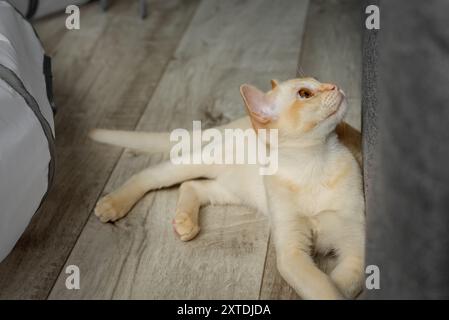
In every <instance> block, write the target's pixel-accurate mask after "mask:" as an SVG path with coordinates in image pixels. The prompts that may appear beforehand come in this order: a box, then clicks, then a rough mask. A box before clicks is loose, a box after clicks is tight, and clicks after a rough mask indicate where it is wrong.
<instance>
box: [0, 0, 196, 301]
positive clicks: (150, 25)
mask: <svg viewBox="0 0 449 320" xmlns="http://www.w3.org/2000/svg"><path fill="white" fill-rule="evenodd" d="M197 3H198V1H196V0H192V1H183V0H168V1H153V3H152V4H151V8H152V10H151V12H150V16H149V17H148V18H147V19H146V20H144V21H142V20H141V19H139V18H138V17H136V14H135V13H136V12H137V5H138V3H137V1H117V3H116V4H115V5H114V6H113V8H111V10H109V11H108V12H107V13H106V14H102V13H100V12H99V9H98V7H97V5H96V3H93V4H88V5H86V6H82V7H81V29H80V30H72V31H69V30H66V29H65V26H64V18H61V17H64V15H63V14H62V15H57V16H54V17H51V18H48V19H45V20H42V21H41V22H38V23H37V27H38V30H39V31H41V38H42V41H43V43H44V46H46V47H48V50H49V52H50V54H52V55H53V57H54V60H53V73H54V87H55V101H56V103H57V104H58V107H59V111H58V114H57V117H56V144H57V146H56V153H57V168H56V169H57V170H56V172H57V174H56V179H55V184H54V186H53V188H52V190H51V192H50V194H49V197H48V198H47V200H46V202H45V203H44V204H43V206H42V207H41V209H40V210H39V212H38V213H37V214H36V215H35V216H34V218H33V219H32V222H31V224H30V225H29V227H28V228H27V230H26V231H25V233H24V234H23V236H22V237H21V239H20V240H19V242H18V243H17V245H16V247H15V249H14V250H13V251H12V252H11V254H10V255H9V256H8V257H7V258H6V259H5V260H4V261H3V262H2V263H1V264H0V298H2V299H45V298H46V297H47V296H48V294H49V292H50V290H51V288H52V287H53V285H54V282H55V280H56V278H57V276H58V275H59V273H60V272H61V270H62V267H63V265H64V263H65V261H66V259H67V257H68V255H69V254H70V252H71V250H72V248H73V246H74V244H75V242H76V240H77V238H78V236H79V234H80V232H81V230H82V229H83V227H84V226H85V224H86V221H87V219H88V217H89V214H90V212H91V211H92V208H93V206H94V204H95V202H96V200H97V199H98V196H99V195H100V193H101V191H102V190H103V187H104V185H105V183H106V181H107V179H108V178H109V176H110V173H111V172H112V169H113V168H114V166H115V164H116V162H117V160H118V159H119V157H120V154H121V150H117V149H111V148H107V147H104V146H99V145H94V144H93V143H91V142H90V141H88V139H87V133H88V131H89V130H90V129H92V128H94V127H98V126H107V127H111V128H121V129H134V128H135V126H136V124H137V122H138V120H139V118H140V116H141V114H142V112H143V110H144V109H145V107H146V105H147V103H148V101H149V99H150V97H151V95H152V94H153V92H154V89H155V87H156V84H157V83H158V80H159V78H160V77H161V75H162V74H163V71H164V70H165V67H166V65H167V62H168V60H169V59H170V57H171V56H172V54H173V52H174V51H175V49H176V47H177V45H178V43H179V40H180V38H181V36H182V34H183V33H184V31H185V28H186V26H187V25H188V23H189V22H190V20H191V17H192V16H193V13H194V11H195V9H196V6H197Z"/></svg>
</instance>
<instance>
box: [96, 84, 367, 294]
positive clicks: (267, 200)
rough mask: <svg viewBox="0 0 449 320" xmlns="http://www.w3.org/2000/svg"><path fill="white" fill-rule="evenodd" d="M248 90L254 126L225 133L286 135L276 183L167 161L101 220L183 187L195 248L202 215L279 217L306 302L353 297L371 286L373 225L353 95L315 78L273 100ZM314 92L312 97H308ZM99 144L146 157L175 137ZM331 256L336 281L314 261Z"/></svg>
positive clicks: (179, 219)
mask: <svg viewBox="0 0 449 320" xmlns="http://www.w3.org/2000/svg"><path fill="white" fill-rule="evenodd" d="M240 89H241V90H240V91H241V94H242V97H243V100H244V102H245V105H246V107H247V111H248V114H249V117H245V118H242V119H238V120H236V121H234V122H232V123H230V124H228V125H225V126H223V127H220V128H219V129H222V130H223V129H225V128H242V129H244V128H251V127H253V128H254V129H261V128H266V129H270V128H271V129H278V133H279V144H278V157H279V169H278V171H277V173H276V174H274V175H268V176H262V175H260V174H259V171H258V166H257V165H174V164H172V163H171V162H170V161H166V162H163V163H160V164H158V165H156V166H153V167H150V168H148V169H146V170H144V171H142V172H140V173H138V174H136V175H134V176H133V177H132V178H131V179H129V180H128V181H127V182H126V183H125V184H124V185H123V186H122V187H120V188H119V189H118V190H116V191H114V192H112V193H111V194H109V195H107V196H105V197H104V198H102V199H101V200H100V201H99V202H98V204H97V206H96V208H95V214H96V215H97V216H98V217H99V218H100V220H101V221H103V222H107V221H115V220H117V219H120V218H122V217H124V216H125V215H126V214H127V213H128V211H129V210H130V209H131V208H132V207H133V205H134V204H135V203H136V202H137V201H138V200H139V199H140V198H141V197H142V196H143V195H144V194H145V193H147V192H148V191H150V190H155V189H159V188H164V187H168V186H171V185H175V184H178V183H181V185H180V191H179V192H180V194H179V200H178V204H177V209H176V214H175V218H174V220H173V225H174V228H175V231H176V232H177V233H178V235H179V237H180V239H181V240H184V241H187V240H191V239H193V238H194V237H195V236H196V235H197V234H198V232H199V231H200V226H199V217H198V215H199V209H200V207H201V206H204V205H207V204H211V203H212V204H222V205H226V204H245V205H248V206H250V207H253V208H256V209H257V210H259V211H261V212H263V213H265V214H267V215H268V216H269V218H270V223H271V228H272V237H273V239H274V244H275V248H276V254H277V266H278V270H279V272H280V273H281V275H282V276H283V278H284V279H285V280H286V281H287V282H288V283H289V284H290V285H291V286H292V287H293V288H294V289H295V290H296V292H297V293H298V294H299V295H300V296H301V297H303V298H306V299H339V298H345V297H346V298H353V297H354V296H356V295H357V294H358V293H359V292H360V290H361V288H362V284H363V279H364V220H365V217H364V200H363V192H362V178H361V170H360V163H359V164H358V163H357V161H360V140H359V138H360V136H358V132H357V131H356V130H355V129H353V128H352V127H350V126H349V125H346V124H345V123H343V122H342V119H343V117H344V115H345V111H346V101H345V98H344V94H343V91H341V90H340V89H338V88H337V87H336V86H334V85H331V84H324V83H320V82H318V81H317V80H315V79H313V78H303V79H294V80H289V81H285V82H282V83H278V82H277V81H274V80H273V81H272V90H270V91H269V92H267V93H264V92H262V91H260V90H258V89H257V88H255V87H253V86H250V85H242V86H241V88H240ZM301 89H303V91H302V94H300V93H299V91H300V90H301ZM304 90H305V92H306V93H307V95H310V97H305V96H304ZM336 128H337V130H336ZM336 133H338V135H339V136H338V137H337V134H336ZM91 137H92V138H93V139H94V140H97V141H100V142H104V143H109V144H114V145H119V146H123V147H128V148H134V149H138V150H144V151H146V152H165V153H167V152H168V151H169V150H170V147H171V144H170V142H169V134H168V133H142V132H125V131H110V130H101V129H97V130H94V131H93V132H92V133H91ZM339 138H340V139H339ZM342 142H343V143H342ZM350 150H351V151H352V153H351V151H350ZM356 159H357V160H356ZM199 178H203V179H200V180H198V179H199ZM331 252H332V253H333V254H334V256H335V257H336V260H335V264H334V265H332V266H331V267H329V268H328V270H326V271H327V273H328V274H326V273H325V272H323V271H321V270H320V269H319V268H318V267H317V265H316V263H315V261H314V260H313V256H314V255H315V254H316V253H322V254H324V255H326V254H328V253H331Z"/></svg>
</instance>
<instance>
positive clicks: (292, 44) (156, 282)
mask: <svg viewBox="0 0 449 320" xmlns="http://www.w3.org/2000/svg"><path fill="white" fill-rule="evenodd" d="M307 3H308V1H297V0H295V1H288V2H287V1H272V0H260V1H239V0H231V1H219V0H208V1H203V2H202V3H201V5H200V7H199V8H198V11H197V12H196V14H195V17H194V19H193V21H192V23H191V24H190V26H189V28H188V30H187V31H186V33H185V35H184V37H183V39H182V41H181V43H180V46H179V48H178V50H177V51H176V53H175V55H174V57H173V59H172V60H171V61H170V64H169V65H168V67H167V69H166V72H165V74H164V76H163V78H162V79H161V81H160V83H159V85H158V87H157V89H156V91H155V93H154V95H153V97H152V99H151V101H150V103H149V104H148V106H147V108H146V110H145V113H144V115H143V117H142V118H141V120H140V122H139V125H138V129H139V130H167V129H174V128H177V127H187V128H189V127H191V125H192V122H191V121H192V120H202V121H204V122H205V125H212V124H219V123H221V122H223V121H226V120H227V119H233V118H236V117H237V116H239V115H242V114H243V113H244V110H243V105H242V102H241V100H240V99H241V98H240V96H239V91H238V87H239V85H240V84H242V83H244V82H251V83H253V84H255V85H258V86H260V87H262V88H265V89H267V88H268V87H269V79H271V78H280V79H287V78H291V77H294V76H295V69H296V63H297V57H298V55H299V49H300V41H301V38H302V33H303V25H304V21H305V14H306V9H307ZM103 124H104V125H107V123H103ZM99 148H102V147H99ZM110 148H112V147H110ZM102 150H105V149H103V148H102ZM158 160H160V158H159V157H158V156H154V157H151V158H149V157H148V156H146V155H138V156H135V155H133V154H132V153H130V152H125V153H124V154H123V156H122V158H121V159H120V161H119V163H118V165H117V167H116V169H115V170H114V172H113V174H112V176H111V179H110V180H109V182H108V184H107V186H106V188H105V192H104V193H107V192H110V191H111V190H113V189H114V188H115V187H117V186H119V185H120V184H122V183H123V182H124V180H125V179H127V178H128V177H129V176H130V175H131V174H133V173H135V172H137V171H138V170H140V169H143V168H145V167H146V166H148V165H149V164H151V163H155V162H157V161H158ZM90 161H96V162H98V163H100V164H101V163H103V162H104V161H105V160H104V158H101V157H97V158H95V159H90ZM176 198H177V190H176V188H172V189H168V190H162V191H158V192H152V193H150V194H148V195H147V196H146V197H145V198H144V199H143V200H141V201H140V202H139V203H138V204H137V205H136V207H134V209H133V210H132V212H131V213H130V214H129V215H128V216H127V217H126V218H125V219H123V220H120V221H118V222H116V223H115V224H101V223H100V222H99V221H98V220H97V218H96V217H94V216H91V217H90V219H89V221H88V223H87V225H86V227H85V228H84V230H83V232H82V234H81V236H80V238H79V240H78V242H77V244H76V246H75V248H74V249H73V251H72V253H71V255H70V257H69V259H68V261H67V263H66V265H70V264H75V265H77V266H79V267H80V270H81V289H80V290H67V289H66V288H65V279H66V275H65V274H64V273H61V275H60V277H59V278H58V281H57V282H56V285H55V287H54V288H53V290H52V292H51V295H50V298H51V299H78V298H81V299H89V298H98V299H110V298H114V299H125V298H131V299H137V298H145V299H146V298H164V299H167V298H174V299H177V298H184V299H188V298H194V299H198V298H202V299H257V298H258V297H259V290H260V285H261V280H262V275H263V269H264V262H265V255H266V252H267V244H268V237H269V227H268V224H267V221H266V218H265V217H263V216H262V215H261V214H260V213H257V212H254V211H253V210H250V209H248V208H245V207H232V206H229V207H218V206H217V207H214V206H209V207H206V208H204V209H203V210H202V212H201V227H202V230H201V232H200V235H199V236H198V237H197V238H196V239H194V240H193V241H191V242H188V243H183V242H181V241H180V240H178V239H177V237H176V236H175V234H174V232H173V231H172V227H171V224H170V221H171V219H172V218H173V216H174V210H175V204H176ZM86 212H87V211H86ZM89 212H90V211H89Z"/></svg>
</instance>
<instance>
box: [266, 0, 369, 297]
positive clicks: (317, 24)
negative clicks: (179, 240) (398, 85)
mask: <svg viewBox="0 0 449 320" xmlns="http://www.w3.org/2000/svg"><path fill="white" fill-rule="evenodd" d="M360 15H361V11H360V3H359V1H358V0H335V1H327V0H311V1H310V5H309V10H308V14H307V22H306V27H305V32H304V40H303V44H302V50H301V55H300V59H299V66H301V69H302V70H303V71H304V73H305V74H306V75H309V76H314V77H317V78H318V80H320V81H323V82H331V83H336V84H337V85H338V86H340V87H341V88H342V89H343V90H344V91H345V92H346V95H347V97H348V106H349V110H348V115H347V116H346V121H348V123H350V124H351V125H353V126H354V127H356V128H360V122H361V100H360V97H361V74H362V69H361V68H362V62H361V61H362V52H361V43H362V40H361V33H362V24H361V20H360ZM260 298H261V299H298V298H299V297H298V295H297V294H296V293H295V292H294V291H293V290H292V289H291V288H290V287H289V285H288V284H287V283H286V282H285V281H284V280H283V279H282V277H281V276H280V275H279V273H278V272H277V270H276V253H275V250H274V247H273V244H272V242H271V241H270V245H269V248H268V254H267V261H266V267H265V272H264V278H263V283H262V287H261V291H260Z"/></svg>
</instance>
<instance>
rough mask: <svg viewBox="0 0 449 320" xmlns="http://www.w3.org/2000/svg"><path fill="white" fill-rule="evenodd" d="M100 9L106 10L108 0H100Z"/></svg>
mask: <svg viewBox="0 0 449 320" xmlns="http://www.w3.org/2000/svg"><path fill="white" fill-rule="evenodd" d="M100 6H101V10H103V11H106V10H107V9H108V0H100Z"/></svg>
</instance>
